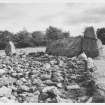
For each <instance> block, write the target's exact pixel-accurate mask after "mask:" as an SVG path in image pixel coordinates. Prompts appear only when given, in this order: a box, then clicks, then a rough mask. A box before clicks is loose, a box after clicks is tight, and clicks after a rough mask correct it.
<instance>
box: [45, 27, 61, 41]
mask: <svg viewBox="0 0 105 105" xmlns="http://www.w3.org/2000/svg"><path fill="white" fill-rule="evenodd" d="M62 35H63V33H62V31H61V30H60V29H57V28H55V27H52V26H49V28H47V30H46V37H47V39H48V40H57V39H60V38H62Z"/></svg>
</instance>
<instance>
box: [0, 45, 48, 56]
mask: <svg viewBox="0 0 105 105" xmlns="http://www.w3.org/2000/svg"><path fill="white" fill-rule="evenodd" d="M45 50H46V47H35V48H30V47H28V48H21V49H16V52H17V53H19V52H21V51H24V52H25V53H26V54H28V53H30V52H40V51H43V52H45ZM2 55H5V52H4V50H0V56H2Z"/></svg>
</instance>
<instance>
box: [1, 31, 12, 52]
mask: <svg viewBox="0 0 105 105" xmlns="http://www.w3.org/2000/svg"><path fill="white" fill-rule="evenodd" d="M9 39H10V40H13V33H11V32H9V31H7V30H5V31H0V50H1V49H4V48H5V46H6V44H7V40H9Z"/></svg>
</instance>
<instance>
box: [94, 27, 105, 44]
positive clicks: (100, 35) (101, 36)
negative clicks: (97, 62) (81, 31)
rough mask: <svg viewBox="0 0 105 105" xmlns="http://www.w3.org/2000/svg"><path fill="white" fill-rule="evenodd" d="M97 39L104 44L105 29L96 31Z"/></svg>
mask: <svg viewBox="0 0 105 105" xmlns="http://www.w3.org/2000/svg"><path fill="white" fill-rule="evenodd" d="M96 34H97V37H98V38H99V39H100V40H101V41H102V44H105V28H98V29H97V32H96Z"/></svg>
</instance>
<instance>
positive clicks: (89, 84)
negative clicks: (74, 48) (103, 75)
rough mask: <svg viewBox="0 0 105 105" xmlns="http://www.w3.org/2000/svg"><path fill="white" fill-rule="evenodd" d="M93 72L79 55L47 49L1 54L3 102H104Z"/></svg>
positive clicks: (0, 69)
mask: <svg viewBox="0 0 105 105" xmlns="http://www.w3.org/2000/svg"><path fill="white" fill-rule="evenodd" d="M93 72H94V71H92V70H91V69H90V68H87V67H86V62H85V61H84V60H81V59H79V58H76V57H74V58H68V57H62V56H51V55H48V54H45V53H36V54H29V55H25V53H24V54H20V55H16V56H13V57H9V56H4V57H0V103H64V102H65V103H86V102H87V103H89V102H90V103H92V102H104V98H103V96H102V95H101V94H100V93H99V92H98V87H97V86H96V85H95V82H94V78H93ZM96 94H98V95H97V96H98V97H99V96H100V97H101V98H96ZM97 100H99V101H97Z"/></svg>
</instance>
